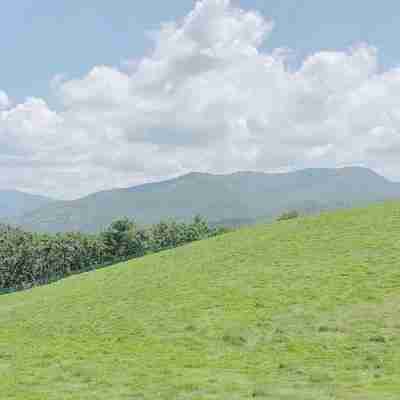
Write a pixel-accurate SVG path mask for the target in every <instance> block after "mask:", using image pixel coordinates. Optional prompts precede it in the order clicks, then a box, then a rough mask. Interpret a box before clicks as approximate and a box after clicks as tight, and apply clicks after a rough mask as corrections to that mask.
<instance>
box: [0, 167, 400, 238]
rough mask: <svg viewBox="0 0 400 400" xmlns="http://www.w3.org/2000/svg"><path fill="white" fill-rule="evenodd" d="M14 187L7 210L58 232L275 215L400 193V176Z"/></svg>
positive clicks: (232, 222)
mask: <svg viewBox="0 0 400 400" xmlns="http://www.w3.org/2000/svg"><path fill="white" fill-rule="evenodd" d="M8 193H9V192H0V218H2V219H3V221H4V219H6V222H8V223H10V224H12V225H17V226H21V227H23V228H24V229H27V230H30V231H39V232H50V233H54V232H66V231H82V232H99V231H101V230H102V229H104V228H105V227H106V226H108V225H109V224H110V223H111V222H112V221H113V220H115V219H117V218H121V217H129V218H133V219H135V221H136V222H137V223H138V224H140V225H147V224H152V223H157V222H159V221H160V220H163V219H169V218H174V219H177V220H180V221H186V220H189V219H191V218H192V217H193V216H194V215H196V214H200V215H202V216H204V217H205V218H207V219H208V221H209V222H210V223H211V224H214V225H225V226H238V225H246V224H251V223H254V222H256V221H263V222H264V221H265V222H267V221H271V220H272V219H274V218H276V217H277V216H278V215H279V214H281V213H283V212H286V211H290V210H297V211H299V212H301V213H315V212H319V211H323V210H329V209H336V208H344V207H351V206H356V205H363V204H368V203H372V202H376V201H381V200H387V199H399V198H400V184H399V183H394V182H391V181H389V180H387V179H385V178H384V177H382V176H380V175H378V174H376V173H375V172H374V171H372V170H369V169H366V168H360V167H348V168H340V169H305V170H299V171H295V172H289V173H276V174H269V173H260V172H237V173H233V174H229V175H212V174H208V173H198V172H193V173H189V174H187V175H183V176H180V177H178V178H174V179H170V180H167V181H163V182H157V183H148V184H144V185H139V186H134V187H131V188H125V189H113V190H108V191H102V192H97V193H94V194H91V195H89V196H86V197H83V198H80V199H78V200H72V201H51V200H49V199H47V198H42V197H36V196H30V195H23V194H21V195H20V196H22V197H19V196H18V195H19V193H18V192H15V194H14V196H10V194H8ZM21 198H22V199H23V201H22V200H20V199H21ZM14 199H17V200H14ZM21 204H22V205H21Z"/></svg>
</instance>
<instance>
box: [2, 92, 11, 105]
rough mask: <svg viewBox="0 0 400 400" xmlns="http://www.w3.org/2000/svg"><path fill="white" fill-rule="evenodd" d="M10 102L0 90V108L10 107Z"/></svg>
mask: <svg viewBox="0 0 400 400" xmlns="http://www.w3.org/2000/svg"><path fill="white" fill-rule="evenodd" d="M10 105H11V102H10V99H9V98H8V96H7V94H6V93H5V92H3V91H2V90H0V110H4V109H5V108H7V107H10Z"/></svg>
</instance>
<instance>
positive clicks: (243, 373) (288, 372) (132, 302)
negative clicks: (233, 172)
mask: <svg viewBox="0 0 400 400" xmlns="http://www.w3.org/2000/svg"><path fill="white" fill-rule="evenodd" d="M399 262H400V204H399V203H385V204H380V205H376V206H373V207H370V208H367V209H356V210H347V211H340V212H337V211H336V212H334V213H327V214H323V215H321V216H319V217H308V218H299V219H296V220H291V221H287V222H279V223H274V224H271V225H265V226H257V227H254V228H251V229H242V230H239V231H236V232H234V233H231V234H227V235H223V236H219V237H216V238H213V239H210V240H206V241H203V242H198V243H195V244H191V245H188V246H185V247H182V248H179V249H175V250H171V251H166V252H163V253H159V254H157V255H152V256H147V257H145V258H142V259H138V260H135V261H132V262H128V263H125V264H122V265H118V266H115V267H111V268H107V269H103V270H100V271H96V272H92V273H88V274H84V275H79V276H75V277H72V278H69V279H66V280H63V281H60V282H58V283H56V284H53V285H50V286H46V287H41V288H36V289H34V290H31V291H27V292H20V293H17V294H12V295H6V296H1V297H0V326H1V328H0V393H1V398H4V399H7V400H12V399H14V400H16V399H18V400H22V399H23V400H56V399H57V400H58V399H64V400H70V399H71V400H72V399H74V400H75V399H79V400H89V399H90V400H92V399H99V400H103V399H104V400H105V399H107V400H108V399H148V400H155V399H160V400H161V399H162V400H164V399H196V400H198V399H200V400H201V399H204V400H209V399H218V400H222V399H226V400H232V399H238V400H239V399H240V400H241V399H251V398H256V399H274V400H275V399H285V400H289V399H290V400H291V399H293V400H313V399H315V400H328V399H329V400H331V399H341V400H350V399H351V400H389V399H392V400H395V399H398V398H399V393H400V379H399V377H400V319H399V317H400V269H399Z"/></svg>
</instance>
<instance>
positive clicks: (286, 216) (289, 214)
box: [277, 210, 300, 221]
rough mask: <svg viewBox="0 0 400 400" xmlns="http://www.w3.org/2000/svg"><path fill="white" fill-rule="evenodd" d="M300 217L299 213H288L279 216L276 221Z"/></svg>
mask: <svg viewBox="0 0 400 400" xmlns="http://www.w3.org/2000/svg"><path fill="white" fill-rule="evenodd" d="M299 216H300V213H299V212H298V211H295V210H294V211H288V212H285V213H283V214H282V215H280V216H279V217H278V219H277V221H288V220H290V219H295V218H298V217H299Z"/></svg>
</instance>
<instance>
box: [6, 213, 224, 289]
mask: <svg viewBox="0 0 400 400" xmlns="http://www.w3.org/2000/svg"><path fill="white" fill-rule="evenodd" d="M223 231H224V230H223V229H215V228H211V227H210V225H209V224H208V223H207V222H206V221H205V220H204V219H203V218H201V217H195V218H194V219H193V221H192V222H191V223H178V222H175V221H168V222H160V223H158V224H155V225H152V226H150V227H148V228H140V227H138V226H137V225H136V224H135V222H134V221H131V220H129V219H120V220H117V221H115V222H113V223H112V224H111V225H110V226H109V227H108V229H106V230H105V231H103V232H102V233H100V234H98V235H89V234H82V233H63V234H56V235H47V234H37V233H29V232H25V231H23V230H21V229H18V228H12V227H9V226H0V290H1V291H2V292H6V291H13V290H19V289H26V288H30V287H33V286H36V285H41V284H46V283H49V282H52V281H55V280H58V279H61V278H63V277H66V276H68V275H72V274H76V273H80V272H85V271H89V270H92V269H97V268H100V267H103V266H106V265H110V264H113V263H116V262H120V261H124V260H128V259H132V258H136V257H141V256H143V255H146V254H149V253H155V252H159V251H161V250H165V249H169V248H174V247H177V246H180V245H183V244H186V243H190V242H193V241H196V240H200V239H204V238H207V237H211V236H215V235H217V234H219V233H222V232H223Z"/></svg>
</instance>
